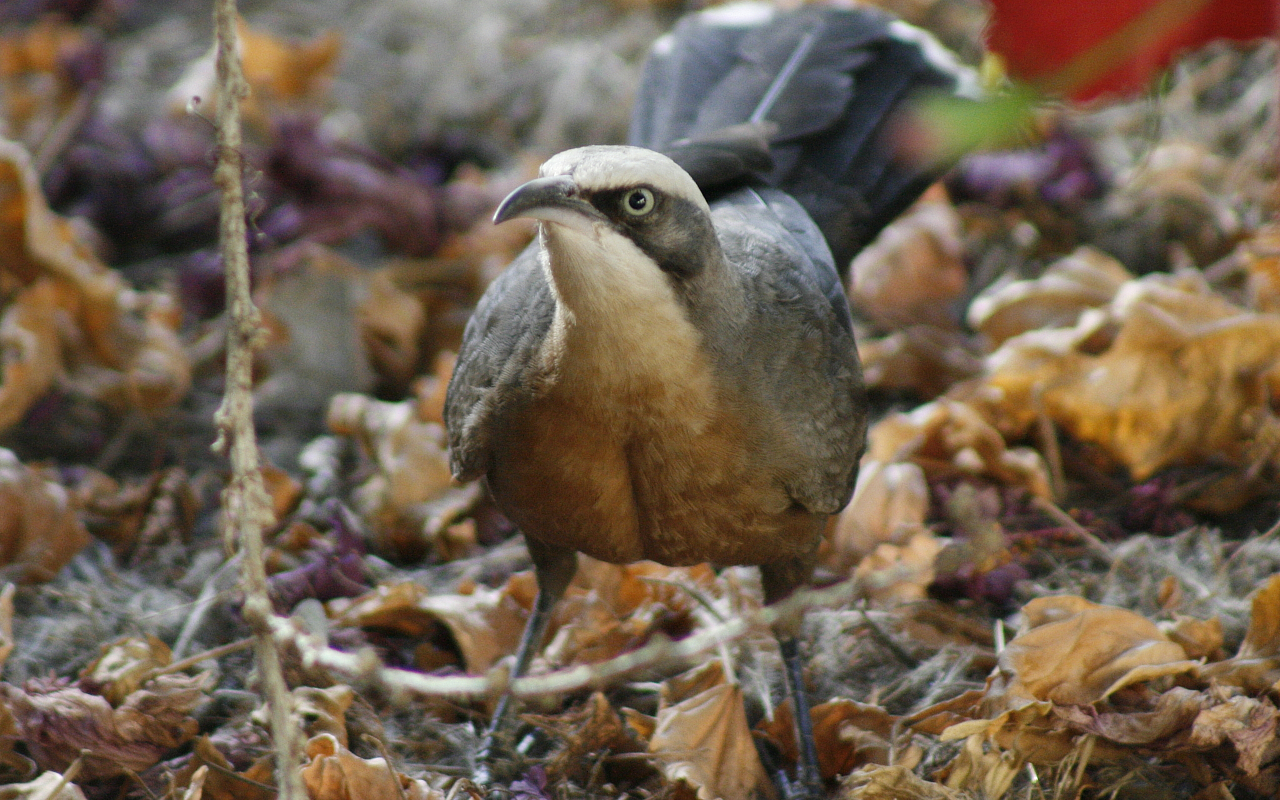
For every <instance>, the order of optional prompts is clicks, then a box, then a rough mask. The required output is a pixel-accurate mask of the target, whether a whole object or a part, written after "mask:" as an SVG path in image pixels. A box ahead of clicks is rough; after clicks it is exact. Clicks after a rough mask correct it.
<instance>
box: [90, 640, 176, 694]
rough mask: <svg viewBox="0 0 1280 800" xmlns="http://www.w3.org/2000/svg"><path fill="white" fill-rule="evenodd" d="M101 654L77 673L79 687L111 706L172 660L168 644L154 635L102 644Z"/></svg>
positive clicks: (135, 689)
mask: <svg viewBox="0 0 1280 800" xmlns="http://www.w3.org/2000/svg"><path fill="white" fill-rule="evenodd" d="M101 653H102V654H101V655H99V656H98V657H97V659H95V660H94V661H93V663H91V664H89V666H87V667H85V668H84V669H82V670H81V671H80V688H81V689H83V690H84V691H86V692H91V693H93V694H97V695H102V696H103V697H105V698H106V700H107V702H108V703H110V704H111V705H113V706H116V705H119V704H120V703H123V702H124V701H125V699H126V698H127V697H128V696H129V695H131V694H133V693H134V692H136V691H138V689H140V688H142V685H143V684H144V683H145V682H146V681H148V680H150V678H151V677H152V675H153V674H154V673H155V672H156V671H157V670H159V669H163V668H164V667H167V666H169V663H170V662H171V661H172V660H173V654H172V653H171V652H170V650H169V645H167V644H165V643H164V642H162V641H160V640H159V639H157V638H156V637H154V636H147V637H146V638H140V637H132V636H127V637H125V638H123V639H117V640H116V641H114V642H112V643H110V644H106V645H103V646H102V649H101Z"/></svg>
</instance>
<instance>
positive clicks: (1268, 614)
mask: <svg viewBox="0 0 1280 800" xmlns="http://www.w3.org/2000/svg"><path fill="white" fill-rule="evenodd" d="M1201 674H1202V675H1204V677H1205V678H1207V679H1213V680H1216V681H1220V682H1222V683H1226V684H1230V685H1232V686H1238V687H1240V688H1242V689H1243V690H1245V691H1246V692H1248V693H1250V694H1262V693H1264V692H1268V691H1275V688H1276V687H1277V686H1280V575H1273V576H1271V578H1270V579H1268V580H1267V582H1266V583H1265V584H1263V586H1262V588H1261V589H1259V590H1258V591H1257V593H1255V594H1254V596H1253V603H1252V611H1251V614H1250V617H1249V629H1248V631H1246V632H1245V636H1244V641H1243V642H1241V643H1240V651H1239V652H1238V653H1237V654H1236V655H1235V657H1233V658H1229V659H1227V660H1225V661H1219V662H1217V663H1213V664H1208V665H1206V666H1205V667H1203V668H1202V669H1201Z"/></svg>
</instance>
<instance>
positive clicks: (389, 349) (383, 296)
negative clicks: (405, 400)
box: [356, 268, 447, 421]
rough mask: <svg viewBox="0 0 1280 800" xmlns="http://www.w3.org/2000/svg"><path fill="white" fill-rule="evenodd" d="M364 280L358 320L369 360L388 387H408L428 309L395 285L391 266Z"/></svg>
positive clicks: (420, 347) (414, 368)
mask: <svg viewBox="0 0 1280 800" xmlns="http://www.w3.org/2000/svg"><path fill="white" fill-rule="evenodd" d="M363 283H364V287H365V292H366V294H365V297H364V298H363V300H361V302H360V305H359V307H358V309H357V316H356V319H357V322H358V323H359V326H360V338H361V340H362V341H363V342H364V346H365V350H366V351H367V352H368V354H369V362H370V364H371V365H372V366H373V369H374V372H376V373H377V374H378V376H379V377H380V378H381V379H382V381H383V382H384V383H386V384H387V385H388V386H391V387H405V386H408V385H409V383H410V381H412V380H413V378H414V376H415V375H416V374H417V373H418V367H419V363H418V359H419V357H420V356H421V355H422V352H421V350H422V345H423V341H422V338H423V334H424V331H425V330H426V324H427V316H426V313H427V312H426V309H424V308H423V307H422V301H421V300H419V299H418V298H417V297H415V296H414V295H412V294H410V293H408V292H405V291H403V290H401V289H400V287H399V286H398V285H396V282H395V275H394V273H393V272H392V270H391V269H389V268H384V269H379V270H375V271H374V272H372V273H368V274H367V275H366V276H365V279H364V281H363ZM446 380H447V376H446ZM424 419H426V420H428V421H430V420H431V417H424Z"/></svg>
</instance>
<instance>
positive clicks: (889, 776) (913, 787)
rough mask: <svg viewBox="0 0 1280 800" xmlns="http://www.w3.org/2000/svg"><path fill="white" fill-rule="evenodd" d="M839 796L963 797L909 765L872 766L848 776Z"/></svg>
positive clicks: (889, 799) (847, 799) (852, 799)
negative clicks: (911, 768) (928, 778)
mask: <svg viewBox="0 0 1280 800" xmlns="http://www.w3.org/2000/svg"><path fill="white" fill-rule="evenodd" d="M836 798H837V800H960V798H961V795H960V794H959V793H958V792H955V791H953V790H951V789H948V788H947V787H946V786H943V785H942V784H938V783H933V782H931V781H926V780H925V779H924V778H921V777H919V776H917V775H916V774H915V773H914V772H912V771H911V770H909V769H907V768H906V767H900V766H894V767H884V766H879V765H876V766H869V767H864V768H863V769H860V770H858V771H857V772H855V773H853V774H852V775H850V776H849V777H847V778H845V779H844V781H843V782H842V783H841V784H840V791H839V792H838V793H837V794H836Z"/></svg>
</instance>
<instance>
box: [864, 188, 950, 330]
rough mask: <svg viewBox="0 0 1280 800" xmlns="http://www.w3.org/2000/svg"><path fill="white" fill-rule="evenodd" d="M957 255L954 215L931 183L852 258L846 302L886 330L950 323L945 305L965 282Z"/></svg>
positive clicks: (940, 193)
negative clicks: (930, 185) (909, 205)
mask: <svg viewBox="0 0 1280 800" xmlns="http://www.w3.org/2000/svg"><path fill="white" fill-rule="evenodd" d="M963 255H964V247H963V245H962V243H961V240H960V218H959V217H958V216H957V215H956V212H955V209H954V208H952V207H951V203H950V201H949V200H948V199H947V197H946V192H945V191H943V190H942V189H941V187H940V186H939V187H935V189H934V190H933V191H932V192H930V193H927V194H925V195H924V196H923V197H922V198H921V199H920V200H919V201H917V202H916V204H915V205H914V206H912V207H911V209H910V210H908V211H907V212H906V213H905V214H903V215H902V216H900V217H898V218H897V219H896V220H894V221H893V222H891V223H890V224H889V225H888V226H887V227H886V228H885V229H884V230H882V231H881V232H880V235H879V236H877V237H876V239H875V240H874V241H872V242H871V244H869V245H867V246H866V247H865V248H863V249H862V251H861V252H859V253H858V255H857V256H855V257H854V259H853V263H852V264H851V265H850V267H849V274H850V276H851V280H850V286H849V302H850V303H851V304H853V305H854V306H856V307H857V308H858V309H860V310H861V311H862V312H863V313H864V314H866V315H867V316H868V317H870V318H871V319H872V320H873V321H874V322H875V323H876V324H877V325H879V326H880V327H882V328H884V329H888V330H892V329H895V328H901V327H905V326H908V325H916V324H929V325H934V326H938V327H944V328H946V327H955V320H954V319H953V317H952V314H951V312H950V309H949V306H950V304H951V303H952V302H953V301H955V300H956V299H957V298H959V297H960V295H961V294H962V293H963V292H964V290H965V288H966V286H967V285H968V280H969V274H968V270H967V269H965V265H964V260H963Z"/></svg>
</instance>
